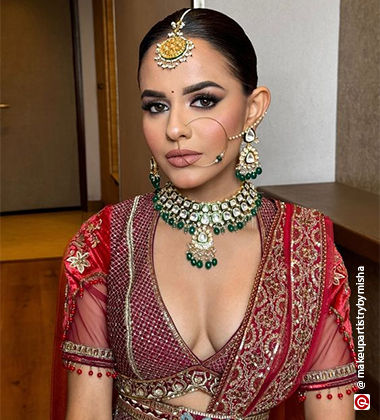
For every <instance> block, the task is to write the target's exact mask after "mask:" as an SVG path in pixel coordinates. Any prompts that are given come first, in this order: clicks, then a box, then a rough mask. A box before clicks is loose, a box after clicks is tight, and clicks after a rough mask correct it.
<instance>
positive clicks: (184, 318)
mask: <svg viewBox="0 0 380 420" xmlns="http://www.w3.org/2000/svg"><path fill="white" fill-rule="evenodd" d="M186 236H189V235H183V234H181V232H176V231H173V232H171V231H170V230H168V229H166V228H165V226H160V224H158V226H157V230H156V236H155V241H154V249H153V259H154V274H155V278H154V281H155V282H156V284H157V289H158V291H159V293H160V296H161V299H162V301H163V303H164V306H165V310H166V311H167V313H168V314H169V315H170V317H171V319H172V321H173V323H174V324H175V326H176V328H177V330H178V332H179V334H180V335H181V337H182V338H183V340H184V341H185V342H186V343H187V346H188V347H189V348H190V349H191V350H192V351H193V352H194V353H195V354H196V355H197V356H198V357H199V358H200V359H201V360H204V359H206V358H207V357H210V356H212V355H213V354H214V353H216V352H217V351H218V350H220V349H221V348H222V347H223V346H224V345H225V344H226V343H227V342H228V341H229V340H230V339H231V337H232V336H233V335H234V333H235V332H236V331H237V330H238V328H239V326H240V325H241V323H242V321H243V318H244V315H245V313H246V310H247V307H248V301H249V298H250V295H251V291H252V288H253V285H254V283H255V277H256V274H257V271H258V267H259V264H260V259H261V241H260V233H259V230H258V228H257V226H256V224H253V225H251V226H249V229H247V231H245V232H244V231H240V232H238V233H230V232H228V233H226V234H225V235H223V236H219V237H218V238H215V248H216V255H215V256H216V257H217V259H218V264H217V265H216V266H215V267H213V268H212V269H210V270H207V269H205V268H204V267H202V268H197V267H194V266H192V265H191V264H189V262H188V261H187V260H186V249H187V243H188V242H189V239H188V238H187V237H186Z"/></svg>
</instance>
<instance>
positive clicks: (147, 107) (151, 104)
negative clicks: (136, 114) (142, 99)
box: [141, 102, 165, 114]
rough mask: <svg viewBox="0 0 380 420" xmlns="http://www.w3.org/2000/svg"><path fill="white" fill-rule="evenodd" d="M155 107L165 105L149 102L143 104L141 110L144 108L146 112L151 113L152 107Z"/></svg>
mask: <svg viewBox="0 0 380 420" xmlns="http://www.w3.org/2000/svg"><path fill="white" fill-rule="evenodd" d="M154 105H165V104H163V103H161V102H147V103H143V104H141V108H142V109H143V110H144V111H149V112H151V109H152V107H153V106H154ZM153 114H157V112H153Z"/></svg>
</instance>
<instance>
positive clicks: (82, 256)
mask: <svg viewBox="0 0 380 420" xmlns="http://www.w3.org/2000/svg"><path fill="white" fill-rule="evenodd" d="M89 255H90V254H89V253H88V252H83V253H82V252H81V251H77V252H76V254H75V255H73V256H72V257H68V258H66V260H67V261H68V262H69V263H70V266H71V267H74V268H76V269H77V270H78V271H79V272H80V273H81V274H82V273H83V271H84V269H85V268H86V267H90V263H89V262H88V260H87V259H88V256H89Z"/></svg>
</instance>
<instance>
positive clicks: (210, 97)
mask: <svg viewBox="0 0 380 420" xmlns="http://www.w3.org/2000/svg"><path fill="white" fill-rule="evenodd" d="M200 99H207V100H209V101H211V102H214V103H213V104H212V105H210V106H205V107H203V108H212V107H214V106H215V105H216V104H217V103H218V102H219V101H220V98H218V97H216V96H215V95H212V94H211V93H201V94H199V95H197V96H195V97H194V98H193V100H192V101H191V103H193V102H196V101H199V100H200ZM198 108H200V107H198Z"/></svg>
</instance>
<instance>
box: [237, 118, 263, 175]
mask: <svg viewBox="0 0 380 420" xmlns="http://www.w3.org/2000/svg"><path fill="white" fill-rule="evenodd" d="M265 114H266V112H265V113H264V114H263V115H262V116H261V117H260V118H259V119H258V120H257V121H255V123H254V124H253V125H252V126H251V127H248V128H247V129H246V130H244V131H242V132H241V133H239V134H236V135H235V136H232V137H229V140H235V139H238V138H239V137H241V136H243V142H244V143H243V145H244V146H243V148H242V150H241V151H240V155H239V161H238V164H237V165H236V170H235V175H236V177H237V178H238V179H239V180H240V181H245V180H249V179H255V178H256V177H257V175H260V174H261V173H262V172H263V170H262V168H261V166H260V161H259V153H258V151H257V150H256V148H255V147H253V146H252V143H256V144H257V143H258V142H259V139H258V137H257V134H256V131H255V129H256V127H257V126H258V125H259V124H260V122H261V121H262V119H263V118H264V116H265Z"/></svg>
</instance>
